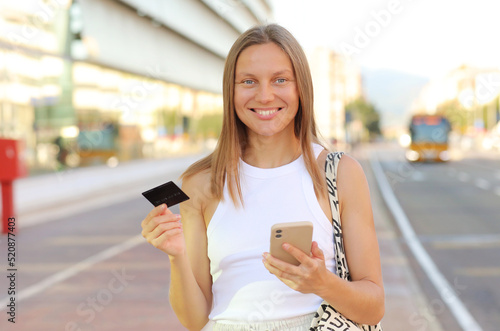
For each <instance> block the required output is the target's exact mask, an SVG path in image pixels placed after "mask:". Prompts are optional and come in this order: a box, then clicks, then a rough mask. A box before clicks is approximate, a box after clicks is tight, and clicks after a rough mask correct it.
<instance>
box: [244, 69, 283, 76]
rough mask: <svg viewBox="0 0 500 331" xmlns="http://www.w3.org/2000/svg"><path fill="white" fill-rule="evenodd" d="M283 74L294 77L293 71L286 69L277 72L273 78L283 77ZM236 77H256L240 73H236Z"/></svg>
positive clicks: (247, 73)
mask: <svg viewBox="0 0 500 331" xmlns="http://www.w3.org/2000/svg"><path fill="white" fill-rule="evenodd" d="M283 74H292V75H293V71H292V70H290V69H284V70H280V71H276V72H275V73H273V74H272V76H279V75H283ZM235 76H250V77H255V75H254V74H252V73H249V72H240V73H237V72H235Z"/></svg>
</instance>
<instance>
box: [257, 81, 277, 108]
mask: <svg viewBox="0 0 500 331" xmlns="http://www.w3.org/2000/svg"><path fill="white" fill-rule="evenodd" d="M273 100H274V90H273V87H272V86H271V85H270V84H260V86H259V88H258V90H257V94H256V95H255V101H257V102H259V103H261V104H266V103H269V102H271V101H273Z"/></svg>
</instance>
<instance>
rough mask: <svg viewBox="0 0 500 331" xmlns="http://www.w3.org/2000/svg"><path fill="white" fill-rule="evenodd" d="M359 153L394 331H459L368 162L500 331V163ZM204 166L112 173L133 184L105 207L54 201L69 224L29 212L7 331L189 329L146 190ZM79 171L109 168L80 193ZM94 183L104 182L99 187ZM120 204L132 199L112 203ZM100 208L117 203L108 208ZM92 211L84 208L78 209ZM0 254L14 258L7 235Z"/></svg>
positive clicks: (485, 326)
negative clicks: (145, 222) (174, 295)
mask: <svg viewBox="0 0 500 331" xmlns="http://www.w3.org/2000/svg"><path fill="white" fill-rule="evenodd" d="M352 155H353V156H354V157H356V158H357V159H358V160H359V161H360V162H361V163H362V165H363V167H364V169H365V172H366V174H367V177H368V180H369V184H370V188H371V190H372V201H373V207H374V213H375V222H376V226H377V234H378V238H379V244H380V250H381V256H382V266H383V273H384V282H385V288H386V315H385V317H384V320H383V326H384V330H386V331H391V330H395V331H397V330H459V329H460V327H459V325H458V324H457V321H456V320H455V318H454V317H453V315H452V314H451V313H450V312H449V310H448V309H447V307H446V305H445V304H444V303H443V301H442V300H441V299H440V297H439V292H438V291H436V290H435V289H434V288H433V286H432V285H431V284H430V282H429V280H428V279H427V276H426V274H425V273H424V272H423V271H422V269H421V268H420V266H419V265H418V264H417V262H416V261H415V259H414V258H413V256H412V255H411V253H410V252H409V251H408V249H407V246H406V244H405V242H404V240H403V239H402V236H401V234H400V232H399V230H398V229H397V227H396V225H395V223H394V221H393V216H392V215H391V214H390V212H389V210H388V209H387V207H386V205H385V203H384V201H383V197H382V195H381V194H380V192H379V189H378V186H377V182H376V181H375V179H374V172H373V171H372V169H371V167H370V163H369V162H368V161H369V160H368V159H369V158H370V157H371V156H374V155H376V156H377V158H378V159H379V160H380V164H381V165H382V168H383V170H384V172H385V175H386V177H387V179H388V181H389V183H390V184H391V186H392V187H393V189H394V192H395V194H396V196H397V197H398V200H399V202H400V204H401V205H402V207H403V209H404V211H405V212H406V214H407V215H408V218H409V219H410V221H411V223H412V226H413V228H414V230H415V232H416V233H417V235H418V239H419V240H420V242H422V244H423V245H424V247H425V249H426V250H427V252H428V253H429V254H430V256H431V257H432V259H433V261H434V263H435V264H436V265H437V266H438V268H439V270H440V271H441V273H443V275H444V276H445V277H446V279H447V280H448V282H449V283H450V284H451V285H452V286H453V287H454V289H455V291H456V292H457V293H458V297H459V299H460V300H461V301H463V302H464V304H465V306H466V307H467V309H468V310H469V311H470V313H471V314H472V316H473V317H474V319H475V320H476V321H477V322H478V323H479V324H480V326H481V328H482V330H485V331H487V330H489V331H493V330H496V325H498V323H499V322H500V320H499V317H498V314H497V312H498V310H499V308H500V300H499V298H500V290H499V288H498V286H497V285H498V281H499V278H500V272H499V264H498V256H499V255H500V251H499V249H500V223H498V207H497V206H498V200H499V199H500V197H499V194H500V193H499V191H500V173H499V171H498V169H499V167H498V163H499V162H500V157H499V155H493V154H491V153H490V154H488V155H487V154H480V153H474V154H470V155H466V154H464V155H463V156H462V157H461V158H460V159H459V160H454V161H451V162H449V163H445V164H430V163H429V164H419V163H416V164H409V163H407V161H405V160H404V159H403V155H404V151H403V150H402V149H400V148H399V147H396V146H395V145H389V144H379V145H372V146H369V147H366V146H364V147H359V148H357V149H355V150H353V151H352ZM197 157H199V156H197ZM194 159H195V157H186V158H179V159H174V160H158V161H154V162H153V161H143V162H142V163H141V162H137V163H135V165H134V167H135V168H134V167H132V165H128V168H127V167H125V166H124V168H125V169H126V171H122V170H121V169H120V167H118V168H116V169H113V171H114V172H115V173H121V174H122V176H123V182H122V183H115V184H114V185H113V186H112V187H108V188H106V189H105V188H100V189H96V191H95V192H94V193H95V194H94V196H95V197H97V199H95V202H92V199H93V198H92V193H88V192H91V191H92V190H90V189H89V188H88V187H87V193H86V194H83V193H82V198H81V199H75V198H74V197H69V198H66V199H65V198H64V197H63V196H59V197H54V198H55V200H53V202H54V203H55V202H57V203H58V204H64V205H66V214H65V215H61V214H59V216H57V215H58V214H56V209H55V208H54V209H52V211H53V215H56V216H53V217H50V211H51V207H50V203H47V208H45V210H42V208H40V210H41V213H40V215H45V216H43V217H38V218H37V217H36V214H37V213H36V212H35V211H33V210H27V211H26V212H25V213H24V215H23V213H19V215H18V217H17V218H16V221H17V224H18V230H19V232H18V234H17V236H16V239H17V241H16V243H17V246H16V249H17V256H18V259H17V262H18V272H17V284H18V289H17V290H18V292H17V308H16V311H17V315H16V324H12V323H8V322H7V317H8V315H6V311H5V308H6V304H7V303H8V302H7V297H6V296H5V295H6V293H4V292H6V291H3V292H2V296H1V297H0V300H1V306H2V309H3V313H2V316H3V317H2V319H1V321H0V325H2V326H1V329H2V330H138V329H144V330H183V328H182V326H181V325H180V324H179V322H178V321H177V319H176V317H175V315H174V314H173V312H172V310H171V308H170V306H169V303H168V282H169V264H168V258H167V257H166V256H164V255H163V254H162V253H160V252H159V251H157V250H156V249H154V248H152V247H151V246H150V245H148V244H147V243H146V242H145V241H144V239H143V238H142V237H141V236H140V221H141V220H142V218H143V217H144V216H145V215H146V214H147V213H148V212H149V210H150V209H151V206H150V205H149V202H148V201H146V200H145V199H144V198H143V197H142V196H141V195H140V192H142V191H143V190H144V189H147V188H149V187H151V186H153V185H155V184H160V183H163V182H166V181H168V180H176V178H177V177H178V176H179V174H180V172H181V171H182V169H183V167H184V166H187V164H189V163H191V162H192V161H193V160H194ZM174 163H175V166H170V167H169V166H168V164H174ZM148 167H149V169H154V170H153V172H152V171H148ZM134 169H135V170H134ZM138 169H140V170H141V172H142V173H147V174H148V176H147V177H143V178H142V179H141V182H140V183H138V182H137V181H134V180H133V178H134V177H133V176H130V175H131V174H134V173H138ZM159 169H162V170H159ZM79 170H82V171H86V172H88V173H87V174H88V175H90V176H91V174H92V171H91V170H93V171H94V172H95V173H96V174H99V173H100V172H102V171H103V170H104V169H101V168H100V167H96V168H95V169H78V170H73V172H72V173H67V174H65V177H61V178H63V179H62V180H60V181H59V182H57V185H58V186H61V187H62V186H64V185H67V184H69V183H71V182H72V180H71V177H77V174H78V171H79ZM89 171H90V172H89ZM120 171H121V172H120ZM46 176H49V175H46ZM42 177H43V176H42ZM107 177H109V176H107ZM26 180H29V179H26ZM33 180H38V181H40V180H42V179H41V178H36V177H34V178H33ZM108 180H109V179H108ZM114 180H116V178H115V179H114ZM102 181H106V179H105V178H104V177H103V179H102ZM97 182H98V181H94V185H96V184H95V183H97ZM88 183H89V184H92V183H93V181H92V180H90V178H89V181H88ZM102 184H103V183H102V182H101V185H102ZM103 186H106V185H103ZM21 187H22V186H21ZM24 187H29V186H28V185H27V184H25V186H24ZM25 190H26V191H25V192H20V195H21V196H22V195H23V193H24V194H25V196H26V199H27V201H29V196H28V195H29V190H28V189H27V188H25ZM61 191H63V190H61ZM76 191H78V190H76ZM54 192H57V190H54ZM127 192H128V194H127ZM76 193H77V192H75V194H76ZM112 195H116V196H121V197H122V198H121V199H115V200H112V199H109V196H112ZM107 196H108V197H107ZM45 198H46V199H48V197H45ZM106 199H108V200H106ZM99 200H101V201H108V202H107V203H106V204H104V205H102V204H100V203H99V202H98V201H99ZM82 204H83V205H85V206H86V207H85V209H84V210H82V208H81V207H79V206H78V205H82ZM52 207H55V205H53V206H52ZM177 208H178V207H174V211H176V209H177ZM72 210H73V212H72ZM30 219H31V221H30ZM23 223H24V225H23ZM0 246H1V250H2V252H6V251H7V245H6V236H5V235H4V236H2V240H1V243H0ZM2 265H4V263H3V262H2ZM2 269H5V268H2ZM2 272H6V271H5V270H3V271H2ZM0 279H1V282H0V288H2V289H6V288H7V287H8V286H7V285H8V284H7V281H6V279H7V278H6V277H5V276H4V277H1V278H0Z"/></svg>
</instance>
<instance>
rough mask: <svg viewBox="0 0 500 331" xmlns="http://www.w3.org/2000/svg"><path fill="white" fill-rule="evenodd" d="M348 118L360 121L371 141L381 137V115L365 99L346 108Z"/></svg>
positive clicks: (357, 100) (360, 99)
mask: <svg viewBox="0 0 500 331" xmlns="http://www.w3.org/2000/svg"><path fill="white" fill-rule="evenodd" d="M345 112H346V118H347V119H349V120H351V121H353V120H359V121H361V123H363V126H364V127H365V129H366V130H367V131H368V134H369V137H370V139H373V138H376V137H377V136H379V135H380V133H381V132H380V115H379V112H378V111H377V109H376V108H375V106H374V105H373V104H371V103H369V102H367V101H366V100H365V99H364V98H362V97H361V98H358V99H356V100H354V101H352V102H350V103H348V104H347V105H346V107H345Z"/></svg>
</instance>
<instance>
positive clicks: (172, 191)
mask: <svg viewBox="0 0 500 331" xmlns="http://www.w3.org/2000/svg"><path fill="white" fill-rule="evenodd" d="M142 195H143V196H144V197H145V198H146V199H148V200H149V202H151V203H152V204H153V206H155V207H157V206H159V205H161V204H162V203H165V204H167V207H169V208H170V207H172V206H175V205H176V204H178V203H181V202H183V201H186V200H189V197H188V196H187V195H186V193H184V192H183V191H182V190H181V189H180V188H179V187H178V186H177V185H175V184H174V182H172V181H170V182H167V183H165V184H162V185H160V186H157V187H154V188H152V189H150V190H147V191H145V192H142Z"/></svg>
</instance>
